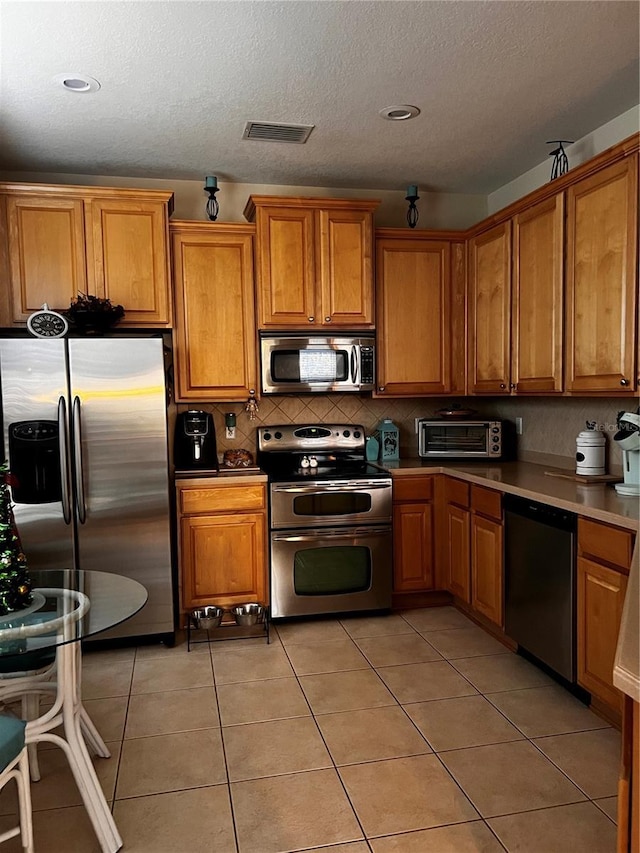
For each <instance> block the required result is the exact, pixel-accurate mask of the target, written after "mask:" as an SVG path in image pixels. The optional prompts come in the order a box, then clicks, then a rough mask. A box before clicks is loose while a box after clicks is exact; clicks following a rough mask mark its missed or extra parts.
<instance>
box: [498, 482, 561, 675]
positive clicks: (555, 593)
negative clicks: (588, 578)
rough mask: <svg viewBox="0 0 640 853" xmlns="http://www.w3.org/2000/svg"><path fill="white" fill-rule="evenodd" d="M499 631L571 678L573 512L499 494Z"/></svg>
mask: <svg viewBox="0 0 640 853" xmlns="http://www.w3.org/2000/svg"><path fill="white" fill-rule="evenodd" d="M503 506H504V508H505V632H506V634H507V636H508V637H511V639H512V640H515V641H516V642H517V643H518V645H519V646H520V647H521V648H522V649H524V650H525V651H527V652H529V653H530V654H531V655H533V656H534V657H535V658H537V659H538V660H540V661H542V662H543V663H544V664H546V665H547V666H548V667H550V668H551V669H552V670H553V671H554V672H556V673H558V674H559V675H561V676H562V677H563V678H565V679H566V680H567V681H568V682H570V683H572V684H573V683H575V681H576V647H575V631H576V617H575V608H576V600H575V599H576V596H575V592H576V591H575V539H576V516H575V515H574V514H573V513H571V512H567V511H565V510H562V509H556V508H554V507H551V506H547V505H546V504H539V503H536V502H535V501H530V500H526V499H525V498H520V497H515V496H512V495H505V497H504V501H503Z"/></svg>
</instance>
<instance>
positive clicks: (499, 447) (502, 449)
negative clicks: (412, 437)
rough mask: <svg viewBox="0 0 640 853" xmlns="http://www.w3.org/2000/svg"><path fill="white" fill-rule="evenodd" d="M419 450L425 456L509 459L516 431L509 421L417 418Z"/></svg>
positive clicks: (437, 457) (436, 457)
mask: <svg viewBox="0 0 640 853" xmlns="http://www.w3.org/2000/svg"><path fill="white" fill-rule="evenodd" d="M415 426H416V432H417V433H418V454H419V455H420V456H422V457H424V458H425V459H427V458H434V459H491V460H493V461H495V460H497V459H509V458H511V456H512V455H513V450H514V443H515V442H514V434H513V430H512V429H511V424H510V423H509V422H508V421H500V420H487V421H482V420H465V419H460V420H458V419H452V418H447V419H446V420H428V419H427V418H416V420H415Z"/></svg>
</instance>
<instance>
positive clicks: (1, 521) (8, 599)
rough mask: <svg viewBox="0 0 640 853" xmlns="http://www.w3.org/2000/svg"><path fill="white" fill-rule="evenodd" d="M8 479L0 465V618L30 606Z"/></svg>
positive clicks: (23, 557) (27, 582) (29, 594)
mask: <svg viewBox="0 0 640 853" xmlns="http://www.w3.org/2000/svg"><path fill="white" fill-rule="evenodd" d="M10 483H11V475H10V474H9V468H8V466H7V463H6V462H5V463H4V464H3V465H0V615H1V616H4V615H6V614H7V613H12V612H14V611H15V610H22V609H23V608H24V607H27V606H28V605H29V604H30V603H31V579H30V578H29V571H28V569H27V558H26V557H25V555H24V552H23V550H22V545H21V544H20V537H19V536H18V531H17V529H16V523H15V520H14V518H13V511H12V509H11V495H10V493H9V485H10Z"/></svg>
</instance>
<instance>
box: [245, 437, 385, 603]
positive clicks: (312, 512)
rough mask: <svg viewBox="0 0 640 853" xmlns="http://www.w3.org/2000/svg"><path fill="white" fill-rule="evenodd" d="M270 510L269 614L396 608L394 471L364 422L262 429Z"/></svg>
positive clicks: (260, 450) (260, 457)
mask: <svg viewBox="0 0 640 853" xmlns="http://www.w3.org/2000/svg"><path fill="white" fill-rule="evenodd" d="M257 461H258V464H259V465H260V467H261V468H262V469H263V470H264V471H265V472H266V473H267V475H268V478H269V489H270V512H271V522H270V528H271V532H270V535H271V616H272V617H273V618H280V617H287V616H309V615H314V614H322V613H346V612H350V611H358V610H383V609H388V608H390V607H391V586H392V571H393V569H392V533H391V513H392V504H391V477H390V476H389V474H388V473H387V472H386V471H384V470H381V469H380V468H378V467H376V466H375V465H370V464H368V463H367V461H366V457H365V435H364V429H363V427H362V426H358V425H353V424H317V425H316V424H306V425H295V424H286V425H282V426H269V427H260V428H259V429H258V459H257Z"/></svg>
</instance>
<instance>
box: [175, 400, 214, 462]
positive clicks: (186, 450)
mask: <svg viewBox="0 0 640 853" xmlns="http://www.w3.org/2000/svg"><path fill="white" fill-rule="evenodd" d="M173 462H174V465H175V466H176V470H177V471H199V470H207V471H217V470H218V454H217V452H216V431H215V427H214V425H213V415H211V414H209V412H197V411H188V412H180V414H179V415H178V418H177V420H176V431H175V434H174V443H173Z"/></svg>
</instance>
